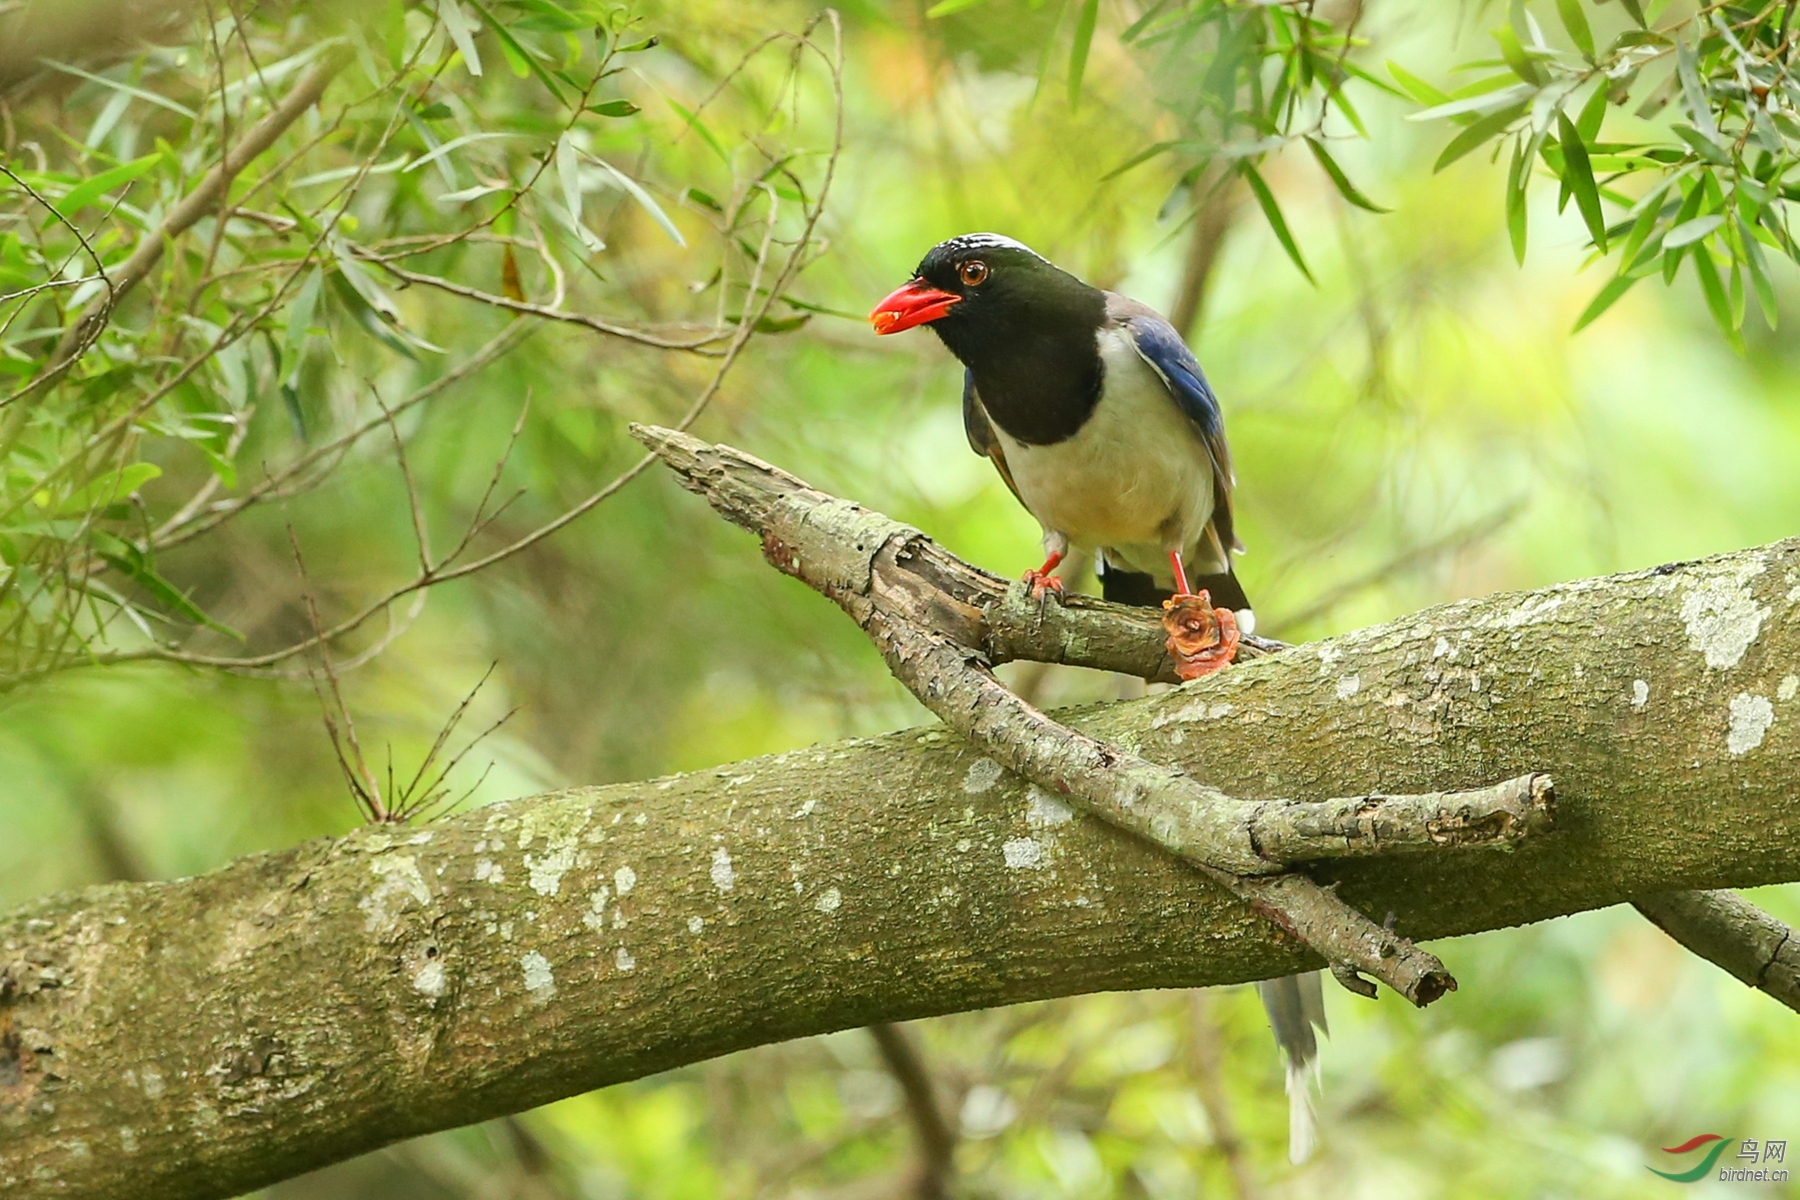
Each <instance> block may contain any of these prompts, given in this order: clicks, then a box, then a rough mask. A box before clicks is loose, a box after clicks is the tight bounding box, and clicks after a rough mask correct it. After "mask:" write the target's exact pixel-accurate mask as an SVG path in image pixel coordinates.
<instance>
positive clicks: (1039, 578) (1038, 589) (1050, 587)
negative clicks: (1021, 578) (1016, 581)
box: [1025, 550, 1063, 600]
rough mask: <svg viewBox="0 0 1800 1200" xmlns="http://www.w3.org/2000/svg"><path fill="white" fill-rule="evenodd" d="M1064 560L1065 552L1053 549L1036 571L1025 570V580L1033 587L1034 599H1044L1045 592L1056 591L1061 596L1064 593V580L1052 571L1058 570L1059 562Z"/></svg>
mask: <svg viewBox="0 0 1800 1200" xmlns="http://www.w3.org/2000/svg"><path fill="white" fill-rule="evenodd" d="M1062 560H1063V552H1062V551H1061V550H1053V551H1051V552H1050V556H1049V557H1048V558H1046V559H1044V565H1043V566H1041V567H1039V568H1038V569H1037V570H1035V571H1027V572H1025V582H1026V583H1027V584H1029V585H1030V587H1031V598H1032V599H1033V600H1042V599H1043V598H1044V593H1045V592H1055V593H1056V594H1057V595H1059V596H1060V595H1062V594H1063V581H1062V580H1060V579H1058V578H1057V577H1056V576H1054V575H1052V574H1051V573H1050V572H1052V571H1054V570H1056V567H1057V564H1058V563H1060V562H1062Z"/></svg>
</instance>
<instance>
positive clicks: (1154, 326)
mask: <svg viewBox="0 0 1800 1200" xmlns="http://www.w3.org/2000/svg"><path fill="white" fill-rule="evenodd" d="M1109 301H1110V302H1109V304H1108V308H1109V310H1110V313H1111V315H1112V316H1113V319H1114V320H1116V321H1118V322H1119V323H1120V324H1121V325H1123V326H1124V328H1125V331H1126V332H1127V333H1128V334H1129V335H1130V336H1131V342H1132V345H1134V346H1135V347H1137V352H1138V355H1139V356H1140V357H1142V358H1143V360H1144V361H1145V362H1147V363H1149V364H1150V367H1151V369H1152V370H1154V371H1155V372H1156V373H1157V375H1159V376H1161V377H1162V381H1163V386H1165V387H1167V388H1168V389H1169V395H1170V397H1172V398H1173V399H1174V401H1175V403H1176V405H1177V406H1178V407H1180V409H1181V411H1182V412H1183V413H1185V414H1186V415H1187V419H1188V420H1190V421H1192V422H1193V423H1194V428H1195V429H1196V430H1198V431H1199V433H1200V440H1201V441H1202V442H1204V443H1205V445H1206V450H1207V453H1208V454H1209V455H1210V456H1211V457H1212V466H1213V518H1212V525H1213V531H1214V532H1215V533H1216V534H1217V535H1218V538H1219V551H1220V553H1225V552H1227V551H1231V550H1242V549H1243V546H1242V545H1241V544H1240V543H1239V542H1238V540H1237V535H1236V534H1235V533H1234V532H1233V530H1232V521H1231V489H1232V488H1233V487H1234V486H1236V483H1237V479H1236V478H1235V476H1234V475H1233V474H1232V470H1231V447H1230V446H1228V445H1226V444H1225V414H1224V412H1223V411H1221V409H1220V408H1219V398H1218V397H1217V396H1215V395H1214V394H1213V390H1212V385H1211V384H1210V383H1208V382H1206V372H1204V371H1202V370H1201V369H1200V363H1199V360H1197V359H1196V358H1195V357H1194V352H1193V351H1192V350H1189V349H1188V346H1187V343H1186V342H1184V341H1182V340H1181V335H1180V334H1179V333H1177V332H1176V331H1175V327H1174V326H1173V325H1171V324H1169V323H1168V322H1167V321H1165V320H1163V318H1162V317H1161V316H1160V315H1158V314H1157V313H1156V312H1155V311H1154V310H1153V309H1151V308H1149V307H1147V306H1145V305H1142V304H1139V303H1137V302H1136V301H1132V300H1126V299H1125V298H1124V297H1122V296H1120V297H1116V298H1115V297H1109Z"/></svg>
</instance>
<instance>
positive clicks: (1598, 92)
mask: <svg viewBox="0 0 1800 1200" xmlns="http://www.w3.org/2000/svg"><path fill="white" fill-rule="evenodd" d="M1605 120H1606V88H1605V87H1597V88H1595V89H1594V94H1593V95H1591V96H1589V97H1588V98H1587V103H1586V104H1584V105H1582V106H1581V115H1580V116H1578V117H1576V118H1575V129H1576V131H1577V132H1578V133H1580V134H1581V140H1582V141H1584V142H1594V141H1598V140H1599V139H1600V126H1601V124H1602V123H1604V122H1605Z"/></svg>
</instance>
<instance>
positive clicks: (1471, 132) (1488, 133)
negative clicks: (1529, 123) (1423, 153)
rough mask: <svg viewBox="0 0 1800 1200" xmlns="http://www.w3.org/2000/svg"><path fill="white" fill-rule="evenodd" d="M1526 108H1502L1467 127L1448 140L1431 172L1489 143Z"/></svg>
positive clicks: (1517, 106) (1520, 104) (1522, 106)
mask: <svg viewBox="0 0 1800 1200" xmlns="http://www.w3.org/2000/svg"><path fill="white" fill-rule="evenodd" d="M1526 107H1527V106H1526V104H1525V103H1524V102H1521V103H1518V104H1515V105H1513V106H1512V107H1511V108H1503V109H1501V110H1500V111H1499V112H1493V113H1489V114H1488V115H1487V116H1485V117H1483V118H1481V119H1480V120H1479V121H1476V122H1474V123H1473V124H1471V125H1469V126H1468V127H1467V128H1465V129H1464V130H1463V131H1462V132H1461V133H1459V134H1457V135H1456V136H1455V137H1453V138H1451V139H1450V144H1449V145H1448V146H1445V147H1444V152H1443V153H1442V154H1440V155H1438V160H1437V164H1436V165H1435V166H1433V167H1432V168H1431V169H1432V171H1433V172H1437V171H1441V170H1443V169H1444V168H1445V167H1447V166H1449V165H1450V164H1451V163H1453V162H1455V161H1456V160H1457V159H1459V158H1461V157H1463V156H1464V155H1465V154H1468V153H1469V152H1470V151H1471V150H1473V149H1475V148H1476V147H1477V146H1479V145H1481V144H1482V143H1483V142H1487V141H1491V140H1492V139H1493V138H1495V137H1497V136H1498V135H1500V134H1501V133H1504V132H1505V131H1506V127H1507V126H1508V125H1511V124H1512V123H1513V122H1514V121H1516V120H1518V119H1519V118H1520V117H1522V116H1524V115H1525V109H1526Z"/></svg>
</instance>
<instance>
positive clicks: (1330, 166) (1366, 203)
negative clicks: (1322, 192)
mask: <svg viewBox="0 0 1800 1200" xmlns="http://www.w3.org/2000/svg"><path fill="white" fill-rule="evenodd" d="M1306 144H1307V145H1308V146H1309V147H1311V148H1312V152H1313V157H1314V158H1316V159H1318V160H1319V165H1320V166H1321V167H1324V168H1325V173H1326V174H1327V175H1329V176H1331V182H1333V183H1335V184H1337V190H1338V192H1339V194H1341V195H1342V196H1343V197H1344V199H1346V200H1348V201H1349V202H1350V203H1352V204H1354V205H1356V207H1358V208H1362V209H1367V210H1368V211H1369V212H1374V213H1384V212H1392V211H1394V210H1393V209H1391V208H1383V207H1382V206H1381V205H1379V204H1377V203H1375V202H1374V201H1373V200H1371V199H1369V198H1368V197H1367V196H1365V195H1363V194H1362V192H1360V191H1358V190H1357V187H1356V185H1355V184H1353V183H1351V182H1350V177H1349V176H1348V175H1345V174H1344V169H1343V168H1342V167H1340V166H1338V165H1337V160H1336V159H1334V158H1332V157H1331V155H1330V153H1329V152H1327V151H1326V149H1325V146H1324V144H1323V143H1321V142H1320V141H1319V140H1318V139H1317V138H1315V137H1308V138H1307V139H1306Z"/></svg>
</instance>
